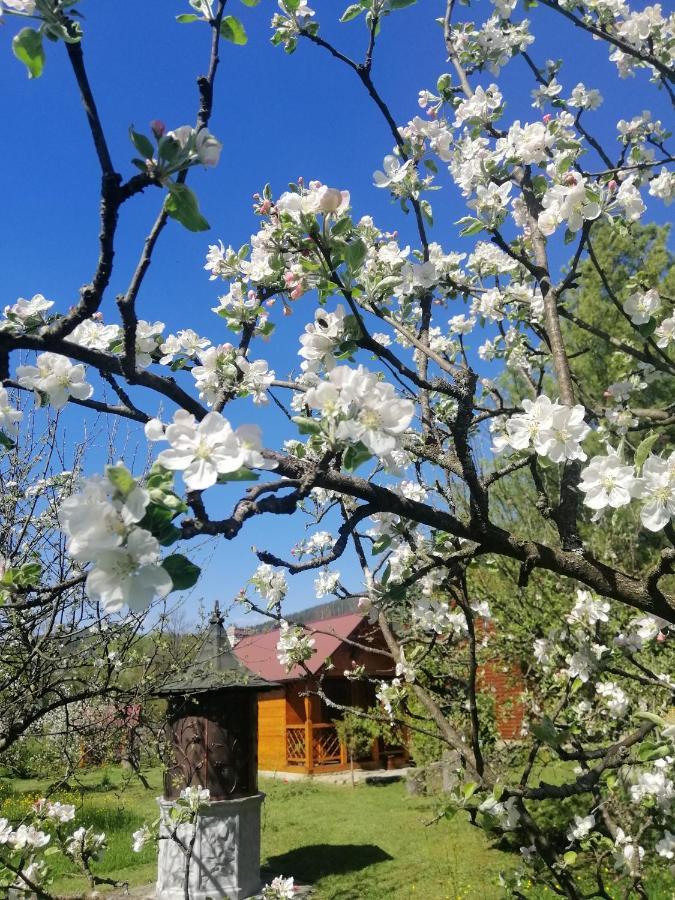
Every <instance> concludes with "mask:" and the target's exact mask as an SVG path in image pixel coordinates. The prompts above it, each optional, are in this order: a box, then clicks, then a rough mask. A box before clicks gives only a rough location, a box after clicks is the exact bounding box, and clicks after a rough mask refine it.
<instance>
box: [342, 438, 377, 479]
mask: <svg viewBox="0 0 675 900" xmlns="http://www.w3.org/2000/svg"><path fill="white" fill-rule="evenodd" d="M371 458H372V453H371V452H370V450H367V449H366V448H365V447H364V446H363V444H360V443H359V444H355V445H354V446H353V447H347V449H346V451H345V455H344V457H343V460H342V466H343V468H344V469H346V470H347V472H355V471H356V469H358V467H359V466H361V465H363V463H365V462H368V460H369V459H371Z"/></svg>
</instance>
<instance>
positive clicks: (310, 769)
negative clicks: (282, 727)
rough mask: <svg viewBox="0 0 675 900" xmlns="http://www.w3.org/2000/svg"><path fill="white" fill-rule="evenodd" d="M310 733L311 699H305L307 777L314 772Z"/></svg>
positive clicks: (312, 736) (312, 739) (312, 738)
mask: <svg viewBox="0 0 675 900" xmlns="http://www.w3.org/2000/svg"><path fill="white" fill-rule="evenodd" d="M312 731H313V729H312V698H311V697H305V768H306V769H307V774H308V775H311V774H312V772H313V771H314V735H313V733H312Z"/></svg>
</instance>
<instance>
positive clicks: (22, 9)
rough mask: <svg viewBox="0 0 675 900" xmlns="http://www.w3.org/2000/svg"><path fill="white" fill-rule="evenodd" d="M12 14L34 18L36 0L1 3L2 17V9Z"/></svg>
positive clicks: (9, 0)
mask: <svg viewBox="0 0 675 900" xmlns="http://www.w3.org/2000/svg"><path fill="white" fill-rule="evenodd" d="M3 6H4V8H5V9H8V10H9V11H10V12H13V13H17V14H19V15H23V16H32V15H33V13H34V12H35V0H2V3H0V15H2V7H3Z"/></svg>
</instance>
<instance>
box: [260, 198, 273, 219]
mask: <svg viewBox="0 0 675 900" xmlns="http://www.w3.org/2000/svg"><path fill="white" fill-rule="evenodd" d="M271 209H272V202H271V201H270V200H263V202H262V203H261V204H260V206H259V207H258V212H259V213H260V214H261V215H262V216H266V215H267V214H268V213H269V211H270V210H271Z"/></svg>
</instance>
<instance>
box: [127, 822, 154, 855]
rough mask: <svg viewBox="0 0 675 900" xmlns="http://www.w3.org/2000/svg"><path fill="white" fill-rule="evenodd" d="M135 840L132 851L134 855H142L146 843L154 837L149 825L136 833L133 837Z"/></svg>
mask: <svg viewBox="0 0 675 900" xmlns="http://www.w3.org/2000/svg"><path fill="white" fill-rule="evenodd" d="M131 837H132V838H133V843H132V845H131V849H132V851H133V852H134V853H140V852H141V850H143V848H144V847H145V845H146V843H147V842H148V841H149V840H150V838H151V837H152V834H151V832H150V829H149V828H148V826H147V825H143V827H142V828H139V829H138V831H134V832H133V834H132V835H131Z"/></svg>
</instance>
